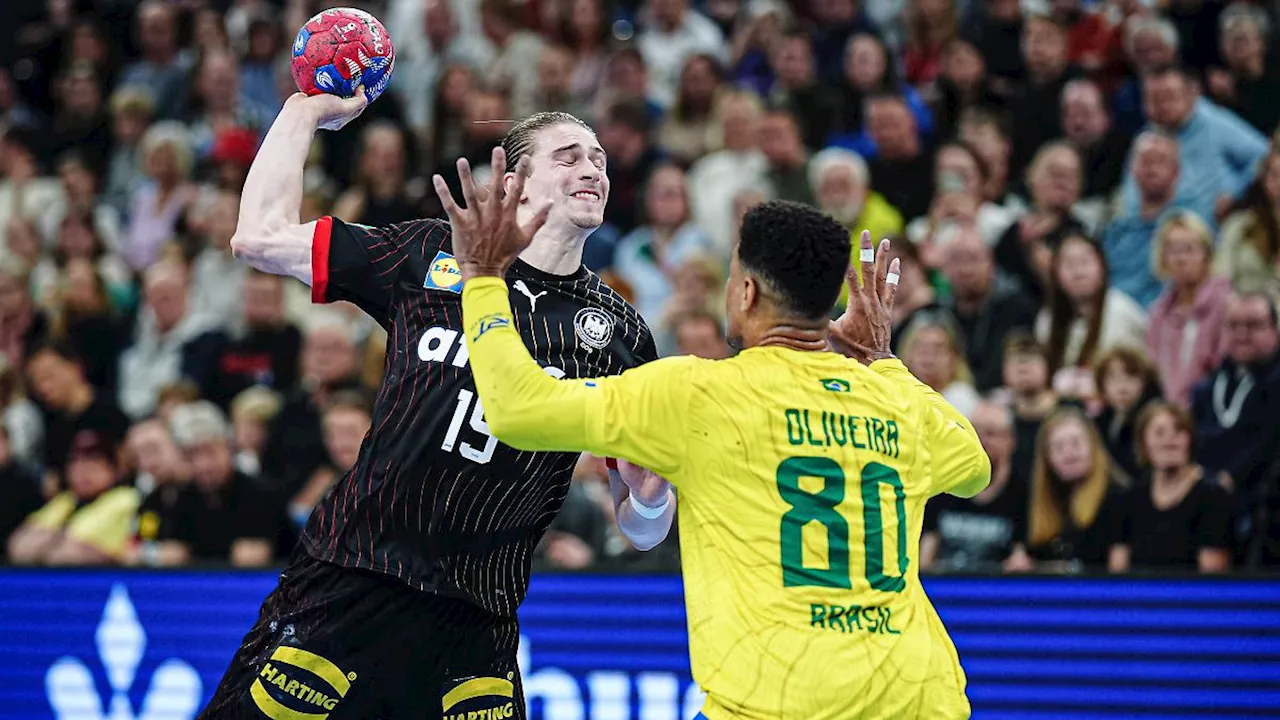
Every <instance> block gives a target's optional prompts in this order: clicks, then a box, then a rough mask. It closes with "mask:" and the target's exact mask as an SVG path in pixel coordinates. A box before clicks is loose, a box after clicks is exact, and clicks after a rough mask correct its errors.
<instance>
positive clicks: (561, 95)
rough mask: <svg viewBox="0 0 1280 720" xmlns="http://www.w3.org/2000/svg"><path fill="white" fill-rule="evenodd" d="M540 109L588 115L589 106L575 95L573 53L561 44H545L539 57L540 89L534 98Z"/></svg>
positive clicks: (534, 102)
mask: <svg viewBox="0 0 1280 720" xmlns="http://www.w3.org/2000/svg"><path fill="white" fill-rule="evenodd" d="M533 106H534V107H535V108H537V109H538V110H559V111H561V112H567V113H570V114H572V115H575V116H577V117H587V106H586V105H585V104H583V103H580V102H579V101H578V99H577V98H576V97H574V95H573V55H571V54H570V53H569V50H568V49H567V48H565V47H562V46H560V45H544V46H543V48H542V55H541V56H540V57H539V58H538V89H537V92H536V93H535V95H534V98H533Z"/></svg>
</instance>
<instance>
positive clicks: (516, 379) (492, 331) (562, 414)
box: [462, 277, 591, 452]
mask: <svg viewBox="0 0 1280 720" xmlns="http://www.w3.org/2000/svg"><path fill="white" fill-rule="evenodd" d="M462 320H463V325H464V327H465V328H466V335H467V350H468V352H469V355H470V363H471V372H472V375H473V376H474V377H475V381H476V390H477V391H478V392H479V394H480V400H481V402H483V403H484V407H485V421H486V422H487V423H488V425H489V431H490V432H492V433H493V435H494V437H496V438H498V439H499V440H501V441H502V442H504V443H506V444H508V445H510V446H511V447H514V448H518V449H520V450H560V451H569V452H580V451H583V450H588V449H590V448H587V447H586V445H587V404H588V397H587V393H589V392H591V389H589V388H587V387H586V386H585V385H583V384H582V383H579V382H561V381H558V380H555V379H554V378H552V377H551V376H549V375H547V374H546V373H545V372H543V370H542V368H541V367H539V366H538V364H537V363H536V362H534V360H533V358H532V357H531V356H530V355H529V350H528V348H526V347H525V345H524V341H523V340H521V339H520V335H519V333H517V332H516V329H515V324H514V320H513V319H512V315H511V302H510V300H509V298H508V296H507V285H506V283H505V282H504V281H503V280H502V279H501V278H497V277H476V278H472V279H469V280H468V281H467V282H466V285H465V286H464V287H463V290H462Z"/></svg>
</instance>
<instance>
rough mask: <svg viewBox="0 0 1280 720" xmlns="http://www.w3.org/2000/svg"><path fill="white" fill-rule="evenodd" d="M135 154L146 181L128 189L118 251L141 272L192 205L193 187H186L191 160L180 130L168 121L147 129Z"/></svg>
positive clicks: (187, 142)
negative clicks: (126, 214) (129, 196)
mask: <svg viewBox="0 0 1280 720" xmlns="http://www.w3.org/2000/svg"><path fill="white" fill-rule="evenodd" d="M138 156H139V158H140V160H141V163H142V166H143V170H144V172H145V173H146V175H147V178H148V179H149V180H150V182H148V183H147V184H145V185H142V186H140V187H138V188H136V189H135V190H134V191H133V198H132V200H131V201H130V210H129V227H128V229H127V230H126V232H125V237H124V244H123V246H122V247H121V252H122V254H123V256H124V259H125V260H126V261H127V262H128V263H129V265H130V266H131V267H132V268H133V269H134V270H137V271H142V270H145V269H146V268H148V267H150V266H151V265H152V264H153V263H155V262H156V259H157V258H159V256H160V250H161V249H162V248H163V247H164V245H165V244H166V243H168V242H169V241H170V240H172V239H173V235H174V231H175V229H176V228H177V225H178V221H179V220H180V219H181V218H182V216H183V214H184V213H186V211H187V209H188V208H189V207H190V206H191V203H192V202H194V201H195V197H196V189H195V186H194V185H192V184H191V183H190V180H191V172H192V167H193V163H194V162H195V160H194V157H193V156H192V151H191V139H190V136H189V134H188V133H187V129H186V127H185V126H184V125H182V124H181V123H178V122H172V121H170V122H162V123H156V124H155V125H152V126H151V127H150V128H149V129H148V130H147V132H146V134H144V135H143V136H142V140H141V141H140V142H139V144H138Z"/></svg>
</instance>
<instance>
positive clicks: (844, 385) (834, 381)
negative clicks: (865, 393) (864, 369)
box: [819, 378, 851, 393]
mask: <svg viewBox="0 0 1280 720" xmlns="http://www.w3.org/2000/svg"><path fill="white" fill-rule="evenodd" d="M819 382H821V383H822V389H823V390H826V391H827V392H838V393H847V392H849V390H850V389H851V388H850V386H849V381H848V380H841V379H840V378H826V379H824V380H820V381H819Z"/></svg>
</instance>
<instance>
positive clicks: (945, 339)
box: [900, 313, 981, 417]
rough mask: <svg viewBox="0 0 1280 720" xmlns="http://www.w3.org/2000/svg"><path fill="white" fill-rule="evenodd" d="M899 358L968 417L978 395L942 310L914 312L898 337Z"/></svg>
mask: <svg viewBox="0 0 1280 720" xmlns="http://www.w3.org/2000/svg"><path fill="white" fill-rule="evenodd" d="M900 353H901V355H902V362H903V363H904V364H905V365H906V366H907V368H908V369H909V370H911V373H912V374H913V375H915V376H916V377H917V378H918V379H919V380H920V382H922V383H924V384H926V385H928V386H929V387H931V388H933V389H934V390H936V391H937V392H938V394H940V395H942V398H943V399H944V400H946V401H947V402H949V403H951V405H952V407H954V408H955V409H956V410H958V411H959V412H960V414H961V415H964V416H966V417H969V416H970V415H972V413H973V411H974V410H975V409H977V407H978V402H979V400H980V399H981V398H979V396H978V392H977V391H976V390H974V389H973V373H972V372H970V371H969V365H968V364H967V363H966V362H965V359H964V347H962V346H961V344H960V338H959V334H958V332H957V330H956V328H955V324H954V323H953V322H952V321H951V319H950V318H949V317H947V316H946V315H945V314H944V313H929V314H921V315H917V317H916V318H915V319H914V320H912V321H911V323H910V324H908V325H907V328H906V333H904V335H903V338H902V345H901V351H900Z"/></svg>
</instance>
